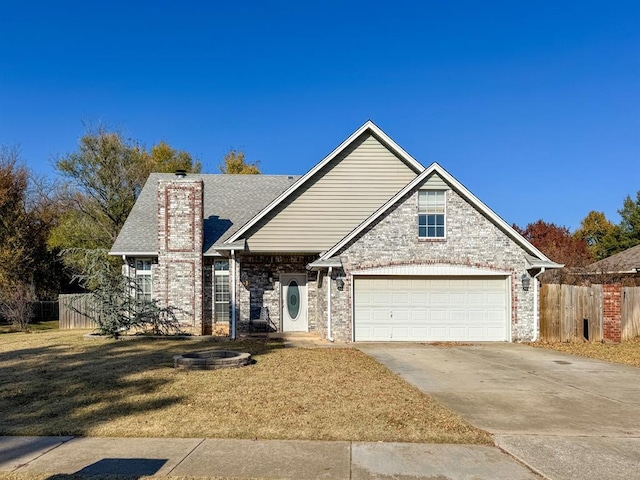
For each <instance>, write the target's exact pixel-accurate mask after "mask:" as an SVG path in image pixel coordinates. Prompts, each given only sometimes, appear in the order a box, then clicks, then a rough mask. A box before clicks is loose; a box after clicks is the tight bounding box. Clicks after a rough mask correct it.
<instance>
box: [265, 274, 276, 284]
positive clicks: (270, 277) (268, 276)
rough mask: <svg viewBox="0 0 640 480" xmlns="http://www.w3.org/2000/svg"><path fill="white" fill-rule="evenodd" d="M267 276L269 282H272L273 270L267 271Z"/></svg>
mask: <svg viewBox="0 0 640 480" xmlns="http://www.w3.org/2000/svg"><path fill="white" fill-rule="evenodd" d="M267 278H268V280H269V283H273V280H274V277H273V272H269V273H267Z"/></svg>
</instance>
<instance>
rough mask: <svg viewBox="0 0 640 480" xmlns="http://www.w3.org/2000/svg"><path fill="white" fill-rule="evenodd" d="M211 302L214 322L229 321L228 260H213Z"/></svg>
mask: <svg viewBox="0 0 640 480" xmlns="http://www.w3.org/2000/svg"><path fill="white" fill-rule="evenodd" d="M213 272H214V275H213V297H214V298H213V302H214V319H215V322H216V323H221V322H222V323H224V322H229V300H230V294H229V261H228V260H215V261H214V262H213Z"/></svg>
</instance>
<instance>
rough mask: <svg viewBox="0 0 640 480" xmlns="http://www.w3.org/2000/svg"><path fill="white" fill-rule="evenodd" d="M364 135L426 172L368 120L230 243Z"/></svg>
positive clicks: (232, 240) (258, 215) (230, 240)
mask: <svg viewBox="0 0 640 480" xmlns="http://www.w3.org/2000/svg"><path fill="white" fill-rule="evenodd" d="M364 133H370V134H372V135H373V136H374V137H376V138H377V139H378V140H379V141H380V142H381V143H382V144H383V145H384V146H385V147H386V148H388V149H389V150H390V151H392V152H393V153H394V154H395V155H397V156H398V158H399V159H400V160H401V161H403V162H404V163H405V164H406V165H407V166H408V167H409V168H410V169H411V170H413V171H414V172H415V173H420V172H422V171H423V170H424V166H423V165H422V164H420V162H418V161H417V160H416V159H415V158H413V157H412V156H411V155H409V154H408V153H407V152H406V151H404V149H403V148H402V147H400V146H399V145H398V144H397V143H396V142H394V141H393V140H392V139H391V137H389V136H388V135H387V134H386V133H384V132H383V131H382V130H381V129H380V128H379V127H378V126H377V125H376V124H374V123H373V122H372V121H371V120H367V121H366V122H365V123H364V124H363V125H362V126H361V127H360V128H358V129H357V130H356V131H355V132H353V133H352V134H351V135H350V136H349V137H348V138H347V139H346V140H345V141H343V142H342V143H341V144H340V145H338V147H336V148H335V149H334V150H333V151H332V152H331V153H330V154H329V155H327V156H326V157H325V158H324V159H322V160H321V161H320V162H319V163H318V164H317V165H315V166H314V167H313V168H312V169H311V170H309V171H308V172H307V173H306V174H305V175H303V176H302V177H300V179H299V180H298V181H297V182H296V183H295V184H293V185H291V186H290V187H289V188H288V189H287V190H286V191H284V192H282V194H280V195H279V196H278V197H277V198H275V199H274V200H273V201H272V202H271V203H269V204H268V205H267V206H266V207H265V208H264V209H263V210H261V211H260V212H259V213H258V214H257V215H256V216H255V217H253V218H252V219H251V220H249V221H248V222H247V223H246V224H245V225H243V226H242V227H241V228H240V229H238V230H237V231H236V232H235V233H234V234H233V235H231V236H230V237H229V238H228V240H227V241H228V242H235V241H238V240H240V239H241V238H242V236H243V235H244V234H246V233H247V232H248V231H249V230H250V229H251V228H252V227H254V226H255V225H256V224H257V223H258V222H260V220H262V219H263V218H264V217H266V216H267V215H268V214H269V213H271V212H272V211H274V210H275V209H276V208H278V206H280V205H282V204H283V203H284V202H285V200H287V199H288V198H290V197H291V196H292V195H293V194H294V193H295V192H296V191H298V190H299V189H301V188H302V187H303V186H305V185H307V184H309V183H310V182H311V181H312V178H313V177H314V176H315V175H316V174H317V173H318V172H319V171H320V170H322V168H324V167H325V166H326V165H328V164H329V163H330V162H331V161H332V160H333V159H335V158H336V157H337V156H338V155H340V154H341V153H342V152H344V151H345V150H346V149H348V148H349V146H350V145H351V144H353V143H354V142H355V141H356V139H358V138H359V137H360V136H361V135H363V134H364Z"/></svg>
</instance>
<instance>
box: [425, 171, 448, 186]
mask: <svg viewBox="0 0 640 480" xmlns="http://www.w3.org/2000/svg"><path fill="white" fill-rule="evenodd" d="M421 188H422V189H423V190H449V188H450V187H449V185H447V183H446V182H445V181H444V180H443V179H442V177H440V175H438V174H437V173H434V174H432V175H429V177H428V178H427V180H426V181H425V182H424V184H423V186H422V187H421Z"/></svg>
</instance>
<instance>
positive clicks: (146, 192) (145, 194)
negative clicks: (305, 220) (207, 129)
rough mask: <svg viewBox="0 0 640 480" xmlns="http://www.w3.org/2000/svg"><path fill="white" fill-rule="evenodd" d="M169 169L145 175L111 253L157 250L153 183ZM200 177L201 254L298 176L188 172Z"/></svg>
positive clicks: (209, 252)
mask: <svg viewBox="0 0 640 480" xmlns="http://www.w3.org/2000/svg"><path fill="white" fill-rule="evenodd" d="M173 178H175V175H174V174H172V173H152V174H151V175H149V178H148V179H147V181H146V183H145V184H144V187H143V188H142V191H141V192H140V195H139V197H138V199H137V200H136V203H135V204H134V206H133V208H132V209H131V212H130V213H129V216H128V217H127V220H126V221H125V224H124V226H123V227H122V230H121V231H120V234H119V235H118V238H116V241H115V242H114V244H113V246H112V247H111V251H110V252H109V253H110V254H111V255H138V256H142V255H149V256H155V255H157V254H158V231H157V215H158V213H157V211H158V210H157V209H158V198H157V185H158V180H160V179H173ZM188 178H190V179H199V180H202V181H203V183H204V185H203V187H204V188H203V190H204V193H203V196H204V198H203V206H202V208H203V217H204V222H203V228H204V232H203V234H204V246H203V252H204V255H215V254H216V252H215V248H214V245H215V244H216V243H221V242H223V241H225V240H226V239H228V238H229V236H231V235H232V234H233V233H234V232H235V231H236V230H237V229H238V228H240V227H241V226H242V225H244V224H245V223H247V222H248V221H249V220H250V219H251V218H253V217H254V216H255V215H256V214H257V213H258V212H260V211H261V210H262V209H263V208H264V207H265V206H266V205H267V204H268V203H269V202H271V201H272V200H273V199H274V198H276V197H277V196H278V195H280V194H281V193H282V192H283V191H285V190H286V189H287V188H289V187H290V186H291V185H292V184H293V183H295V181H296V180H297V179H298V178H299V176H291V175H229V174H189V175H188Z"/></svg>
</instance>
